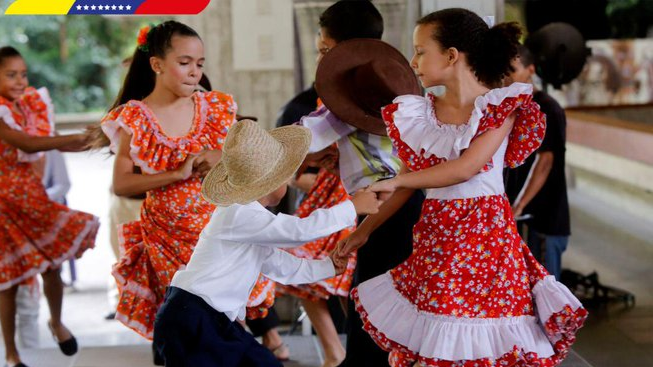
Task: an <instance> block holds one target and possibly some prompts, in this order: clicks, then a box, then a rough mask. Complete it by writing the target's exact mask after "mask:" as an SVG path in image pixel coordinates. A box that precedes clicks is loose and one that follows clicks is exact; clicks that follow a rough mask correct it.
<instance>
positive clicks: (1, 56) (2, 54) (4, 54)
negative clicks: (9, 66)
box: [0, 46, 23, 65]
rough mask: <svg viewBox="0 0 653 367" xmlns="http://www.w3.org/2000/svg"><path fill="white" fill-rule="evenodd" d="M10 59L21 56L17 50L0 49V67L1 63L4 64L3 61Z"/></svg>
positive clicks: (9, 47) (10, 48) (11, 48)
mask: <svg viewBox="0 0 653 367" xmlns="http://www.w3.org/2000/svg"><path fill="white" fill-rule="evenodd" d="M12 57H20V58H22V57H23V56H22V55H21V54H20V52H18V50H16V49H15V48H13V47H11V46H4V47H0V65H2V63H3V62H5V59H9V58H12Z"/></svg>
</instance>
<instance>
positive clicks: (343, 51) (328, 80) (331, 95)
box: [315, 38, 421, 135]
mask: <svg viewBox="0 0 653 367" xmlns="http://www.w3.org/2000/svg"><path fill="white" fill-rule="evenodd" d="M373 60H378V61H382V62H383V61H394V62H396V65H397V66H398V68H397V74H396V75H397V76H398V77H397V78H396V79H394V80H389V81H388V82H389V83H390V84H391V89H392V90H393V91H394V92H395V93H396V96H400V95H405V94H414V95H421V87H420V84H419V80H418V79H417V76H416V75H415V71H414V70H413V69H412V67H411V66H410V63H409V62H408V60H406V58H405V57H404V55H402V54H401V52H399V51H398V50H397V49H396V48H394V47H392V46H391V45H389V44H387V43H385V42H383V41H381V40H377V39H370V38H356V39H351V40H347V41H343V42H340V43H338V45H337V46H336V47H334V48H333V49H332V50H330V51H329V52H327V53H326V54H325V55H324V57H323V58H322V60H321V61H320V64H319V65H318V68H317V72H316V75H315V89H316V90H317V93H318V95H319V96H320V99H321V100H322V103H324V105H325V106H326V107H327V108H328V109H329V111H331V112H332V113H333V114H335V115H336V116H337V117H338V118H339V119H340V120H342V121H343V122H345V123H347V124H350V125H352V126H354V127H356V128H359V129H361V130H363V131H366V132H369V133H372V134H375V135H387V132H386V127H385V123H384V122H383V119H382V118H381V111H380V109H379V111H378V114H376V115H375V114H370V113H369V112H366V111H365V109H363V108H361V107H360V106H358V104H357V103H356V101H355V100H354V99H353V98H352V93H351V91H350V90H349V87H348V83H349V82H350V78H351V75H350V72H351V71H352V70H353V69H355V68H356V67H358V66H361V65H364V64H367V63H369V62H371V61H373ZM391 102H392V101H388V103H391Z"/></svg>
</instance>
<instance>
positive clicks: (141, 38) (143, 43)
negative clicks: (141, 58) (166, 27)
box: [137, 25, 152, 52]
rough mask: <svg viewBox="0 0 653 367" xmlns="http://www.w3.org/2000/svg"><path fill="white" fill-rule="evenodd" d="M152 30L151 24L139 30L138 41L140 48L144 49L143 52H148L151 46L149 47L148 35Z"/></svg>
mask: <svg viewBox="0 0 653 367" xmlns="http://www.w3.org/2000/svg"><path fill="white" fill-rule="evenodd" d="M150 30H152V27H150V26H149V25H146V26H145V27H143V28H141V29H140V30H139V31H138V38H137V43H138V49H139V50H141V51H143V52H148V51H149V48H148V47H147V46H148V45H147V35H148V34H149V33H150Z"/></svg>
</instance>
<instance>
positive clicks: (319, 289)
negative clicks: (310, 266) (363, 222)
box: [277, 169, 356, 301]
mask: <svg viewBox="0 0 653 367" xmlns="http://www.w3.org/2000/svg"><path fill="white" fill-rule="evenodd" d="M345 200H349V195H348V194H347V191H346V190H345V187H344V186H343V185H342V181H341V180H340V177H338V176H337V175H335V174H333V173H330V172H328V171H327V170H325V169H321V170H320V171H319V172H318V175H317V179H316V181H315V184H314V185H313V187H312V188H311V191H309V193H308V194H307V196H306V199H304V201H302V203H301V204H300V206H299V208H298V209H297V212H296V213H295V215H297V216H298V217H300V218H305V217H307V216H309V215H310V214H311V213H312V212H313V211H315V210H317V209H320V208H330V207H332V206H334V205H337V204H340V203H342V202H343V201H345ZM354 229H355V228H354V227H352V228H348V229H344V230H342V231H340V232H336V233H334V234H332V235H330V236H328V237H325V238H322V239H319V240H317V241H313V242H309V243H307V244H305V245H303V246H300V247H295V248H289V249H286V251H288V252H290V253H291V254H293V255H295V256H297V257H300V258H303V259H317V260H319V259H324V258H325V257H327V256H329V253H330V252H331V251H333V250H334V249H335V248H336V246H337V245H338V242H339V241H340V240H342V239H345V238H347V237H348V236H349V235H350V234H351V233H352V232H353V230H354ZM355 268H356V254H353V255H352V256H350V257H349V261H348V262H347V268H346V269H345V271H344V272H343V273H342V274H340V275H336V276H335V277H333V278H328V279H324V280H320V281H318V282H315V283H312V284H300V285H283V284H277V292H279V293H281V294H291V295H294V296H297V297H301V298H305V299H308V300H311V301H317V300H320V299H328V298H329V297H330V296H332V295H334V296H342V297H347V296H348V295H349V289H350V288H351V282H352V278H353V274H354V269H355Z"/></svg>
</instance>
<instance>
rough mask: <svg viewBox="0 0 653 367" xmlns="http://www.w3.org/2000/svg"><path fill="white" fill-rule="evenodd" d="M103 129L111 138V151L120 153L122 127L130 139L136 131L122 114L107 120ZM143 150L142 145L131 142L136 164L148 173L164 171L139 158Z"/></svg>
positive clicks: (132, 155)
mask: <svg viewBox="0 0 653 367" xmlns="http://www.w3.org/2000/svg"><path fill="white" fill-rule="evenodd" d="M101 127H102V131H104V134H106V136H107V137H108V138H109V141H110V143H109V149H110V150H111V152H113V153H114V154H118V144H120V129H121V128H122V129H124V130H125V132H126V133H127V134H128V135H129V138H130V139H133V136H134V131H133V130H132V129H131V127H129V125H127V124H126V123H125V122H124V120H123V117H122V116H118V118H117V119H115V120H106V121H105V122H104V123H103V124H102V125H101ZM140 150H141V147H139V146H138V145H136V144H133V142H131V141H130V142H129V157H130V158H131V159H132V161H134V164H135V165H136V166H138V167H139V168H140V169H141V171H142V172H144V173H147V174H155V173H160V172H162V171H157V170H155V169H153V168H152V167H150V166H149V164H148V163H147V162H146V161H144V160H142V159H140V158H138V152H139V151H140Z"/></svg>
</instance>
